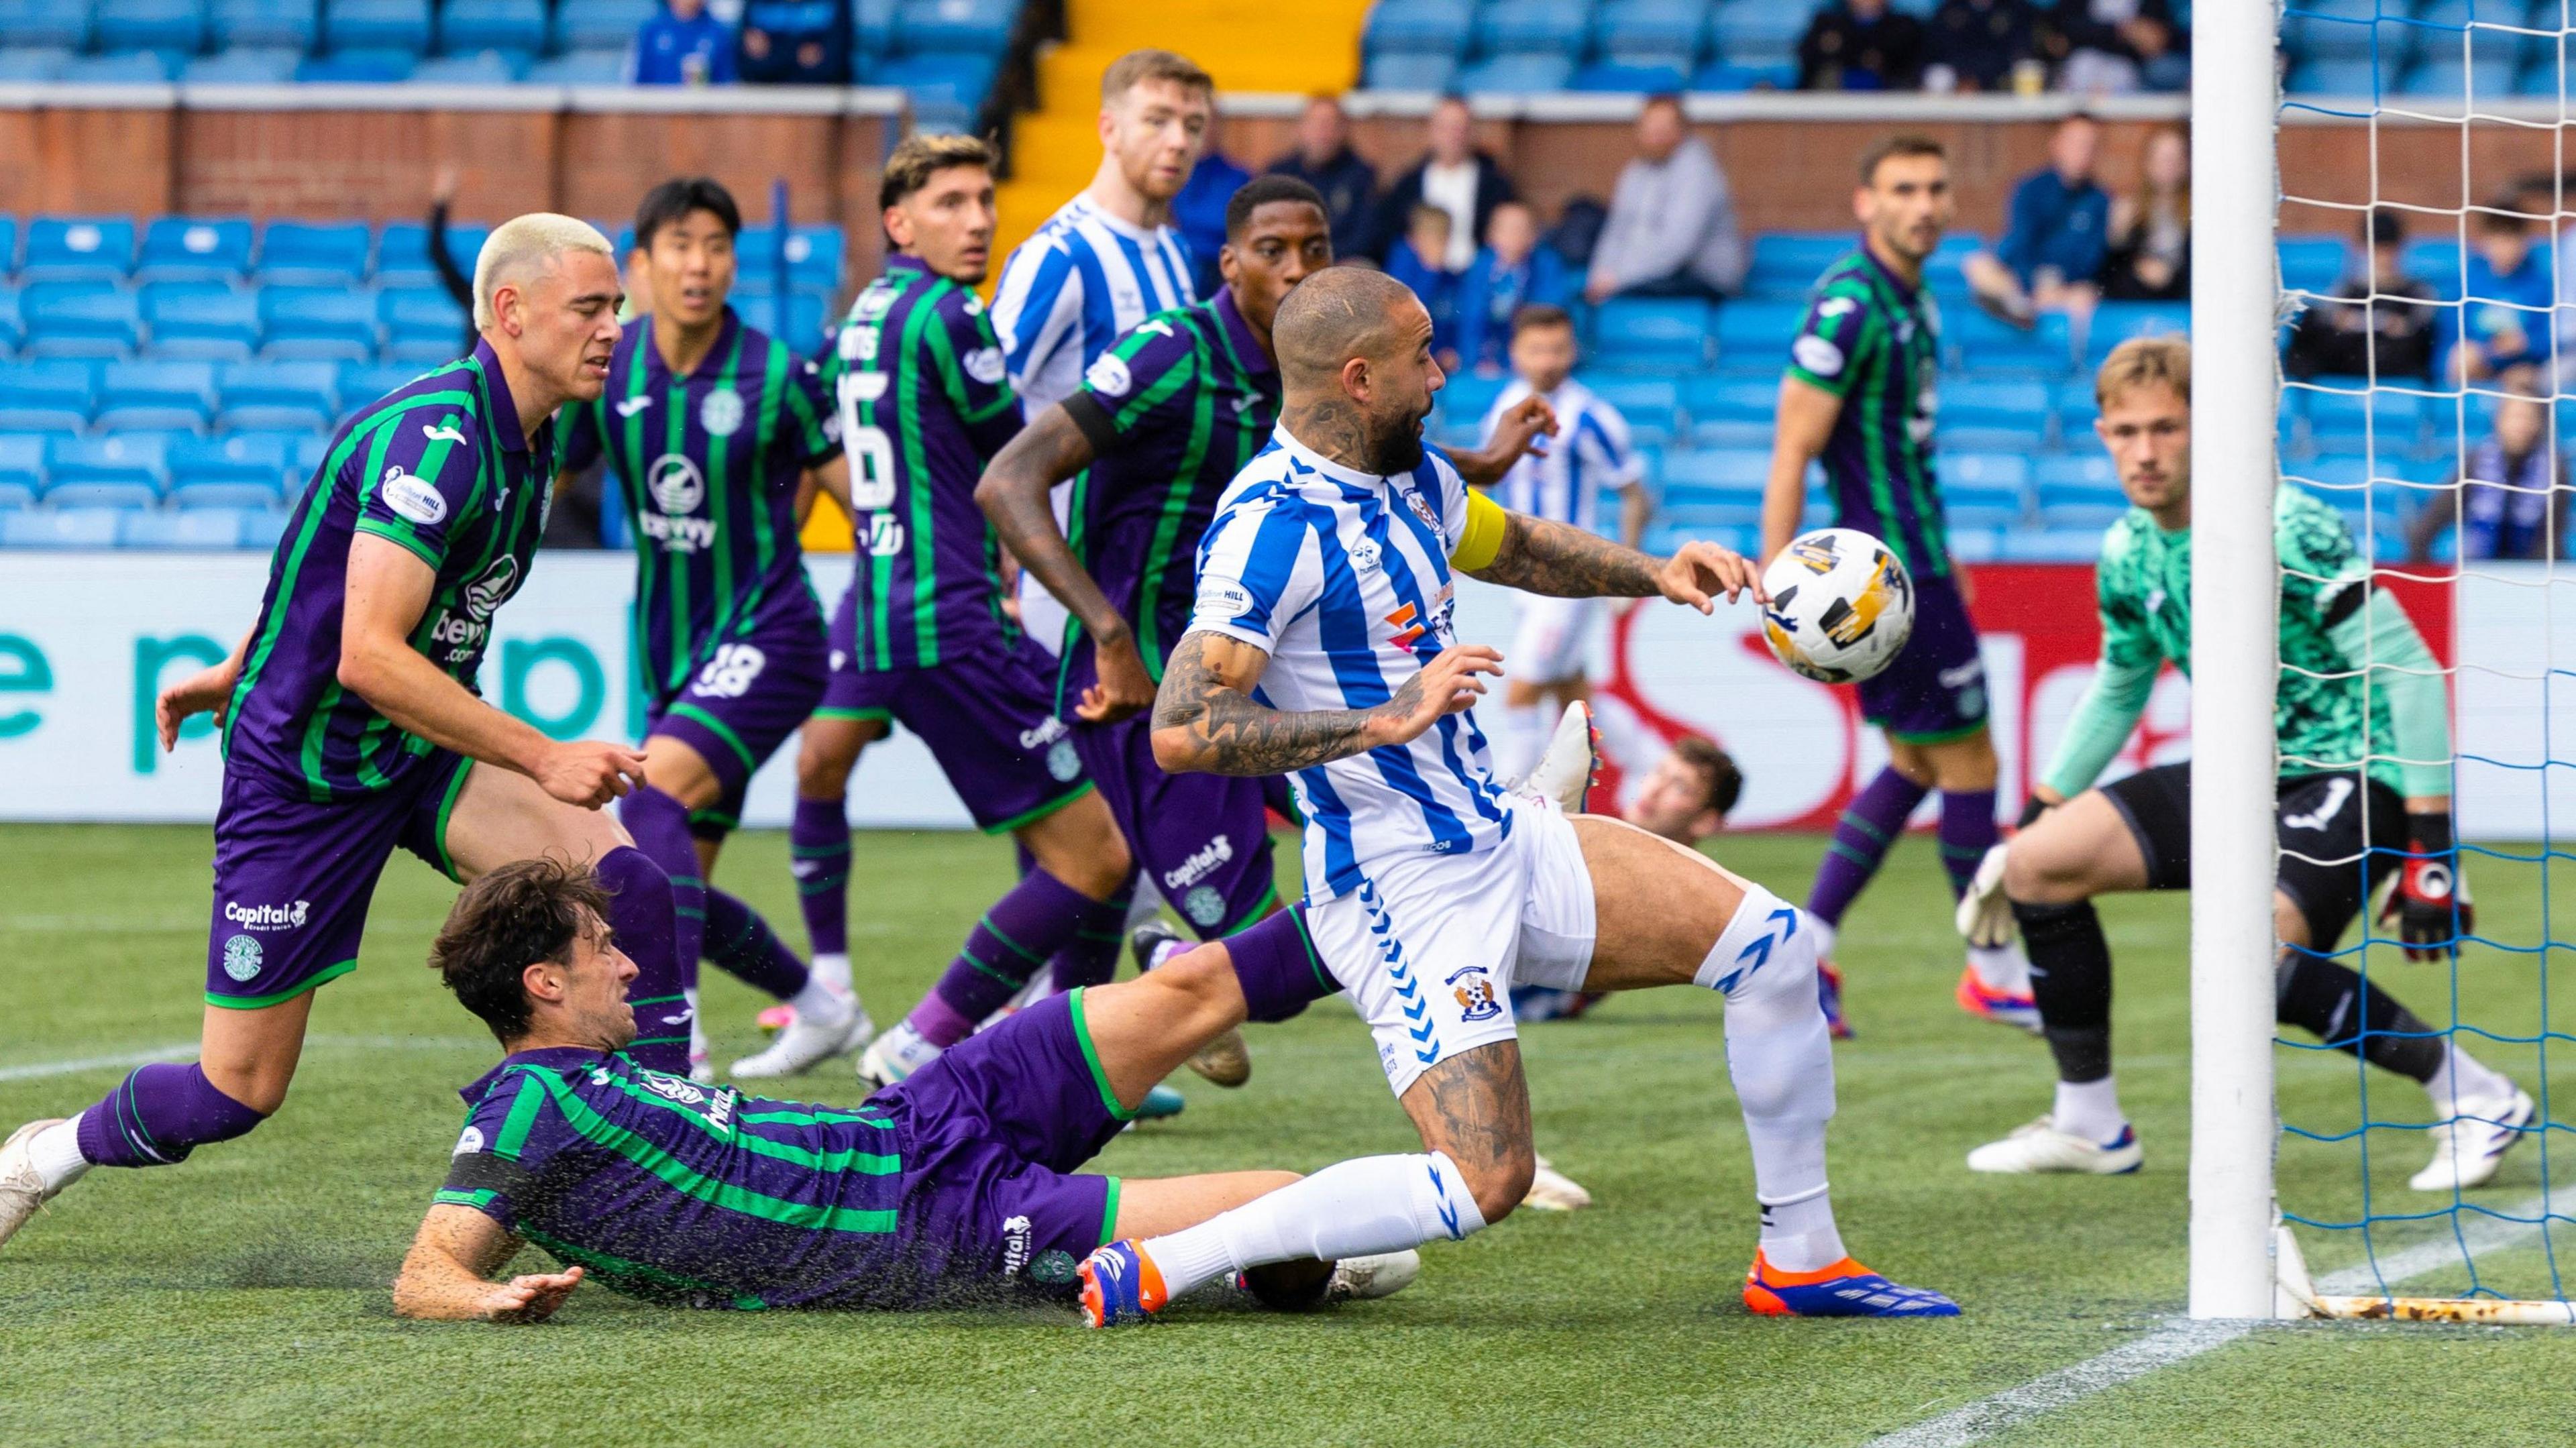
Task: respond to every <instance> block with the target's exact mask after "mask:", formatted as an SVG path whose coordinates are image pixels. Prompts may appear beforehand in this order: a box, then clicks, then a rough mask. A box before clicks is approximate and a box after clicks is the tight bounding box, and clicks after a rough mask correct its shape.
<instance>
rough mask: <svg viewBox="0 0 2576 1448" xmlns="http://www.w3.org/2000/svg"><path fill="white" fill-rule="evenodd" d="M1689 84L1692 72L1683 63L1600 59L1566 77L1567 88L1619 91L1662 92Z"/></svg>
mask: <svg viewBox="0 0 2576 1448" xmlns="http://www.w3.org/2000/svg"><path fill="white" fill-rule="evenodd" d="M1689 84H1690V72H1689V71H1688V70H1687V69H1685V68H1684V67H1682V66H1678V65H1665V64H1654V63H1649V64H1644V65H1631V64H1622V63H1620V62H1617V61H1601V62H1597V63H1595V64H1592V65H1587V66H1584V67H1583V68H1581V69H1579V70H1577V71H1576V72H1575V73H1574V74H1573V75H1572V76H1571V77H1570V78H1568V79H1567V81H1566V82H1565V88H1566V89H1567V90H1571V91H1594V92H1605V93H1614V94H1619V95H1660V94H1663V93H1666V92H1670V91H1678V90H1680V89H1682V88H1683V87H1685V86H1687V85H1689Z"/></svg>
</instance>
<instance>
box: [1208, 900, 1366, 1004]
mask: <svg viewBox="0 0 2576 1448" xmlns="http://www.w3.org/2000/svg"><path fill="white" fill-rule="evenodd" d="M1305 916H1306V907H1305V905H1304V904H1303V903H1302V902H1300V903H1298V904H1295V905H1291V906H1289V907H1288V908H1287V909H1285V910H1278V911H1273V912H1272V913H1271V914H1270V916H1269V918H1268V919H1265V920H1263V921H1261V922H1260V923H1259V924H1257V925H1254V926H1253V927H1252V928H1250V929H1248V930H1244V931H1241V932H1239V933H1237V934H1234V935H1229V936H1227V937H1226V938H1225V941H1224V944H1225V953H1226V956H1227V958H1228V959H1229V960H1231V961H1232V962H1233V964H1234V978H1235V980H1236V981H1237V982H1238V983H1239V984H1241V986H1242V987H1243V1005H1244V1015H1245V1017H1246V1018H1248V1019H1250V1020H1256V1021H1284V1020H1287V1019H1288V1018H1289V1017H1291V1016H1294V1015H1297V1014H1298V1013H1300V1012H1302V1011H1304V1010H1305V1009H1306V1007H1307V1006H1308V1005H1310V1004H1312V1003H1313V1002H1315V1001H1319V1000H1322V999H1323V998H1324V997H1326V996H1328V995H1334V994H1338V993H1339V992H1340V990H1341V988H1342V986H1341V982H1339V981H1337V980H1335V979H1333V976H1332V972H1330V971H1327V970H1326V969H1324V962H1323V958H1322V957H1321V956H1319V955H1317V954H1316V953H1315V942H1314V941H1313V939H1312V938H1310V937H1309V936H1308V935H1307V933H1306V919H1305Z"/></svg>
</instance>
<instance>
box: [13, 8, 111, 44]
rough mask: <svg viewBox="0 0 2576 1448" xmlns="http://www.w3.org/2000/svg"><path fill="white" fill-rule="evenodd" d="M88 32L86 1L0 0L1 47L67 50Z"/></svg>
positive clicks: (85, 39)
mask: <svg viewBox="0 0 2576 1448" xmlns="http://www.w3.org/2000/svg"><path fill="white" fill-rule="evenodd" d="M89 33H90V4H89V0H0V46H9V47H12V48H20V49H31V50H51V51H61V52H70V51H76V50H80V49H83V48H84V47H86V46H87V45H88V44H89Z"/></svg>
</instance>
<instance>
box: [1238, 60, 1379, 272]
mask: <svg viewBox="0 0 2576 1448" xmlns="http://www.w3.org/2000/svg"><path fill="white" fill-rule="evenodd" d="M1270 170H1271V173H1272V174H1273V175H1278V176H1294V177H1296V178H1297V179H1298V180H1300V181H1303V182H1305V183H1306V184H1307V185H1309V186H1312V187H1314V188H1315V190H1316V192H1317V193H1318V194H1320V195H1321V196H1322V197H1323V198H1324V207H1325V214H1326V215H1327V216H1328V217H1329V218H1330V219H1331V221H1332V223H1333V255H1334V256H1336V257H1344V258H1349V257H1360V256H1365V255H1367V254H1368V249H1369V240H1370V237H1369V228H1370V227H1372V226H1373V225H1375V224H1376V221H1377V216H1376V212H1377V172H1376V171H1375V170H1373V169H1371V167H1370V166H1369V163H1368V162H1366V161H1365V160H1362V159H1361V158H1360V153H1359V152H1357V151H1354V150H1352V149H1351V122H1350V117H1348V116H1346V115H1344V114H1343V113H1342V103H1341V102H1340V101H1339V100H1336V99H1335V98H1333V97H1332V96H1324V95H1319V96H1309V97H1307V98H1306V110H1305V113H1304V114H1302V115H1300V116H1299V117H1298V118H1297V149H1295V150H1293V151H1291V152H1289V153H1288V154H1287V155H1285V156H1282V157H1280V158H1279V159H1278V160H1276V161H1273V162H1271V163H1270ZM1201 295H1206V293H1202V294H1201Z"/></svg>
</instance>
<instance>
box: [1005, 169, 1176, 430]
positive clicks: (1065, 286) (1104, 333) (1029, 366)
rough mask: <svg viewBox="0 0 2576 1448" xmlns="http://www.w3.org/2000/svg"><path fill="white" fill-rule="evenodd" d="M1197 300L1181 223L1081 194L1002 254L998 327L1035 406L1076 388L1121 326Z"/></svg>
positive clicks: (1015, 377) (1014, 372)
mask: <svg viewBox="0 0 2576 1448" xmlns="http://www.w3.org/2000/svg"><path fill="white" fill-rule="evenodd" d="M1197 300H1198V294H1197V292H1195V291H1194V290H1192V288H1191V286H1190V254H1189V248H1188V247H1186V246H1185V245H1183V244H1182V241H1181V234H1180V233H1179V232H1177V231H1175V230H1173V229H1172V228H1171V227H1169V226H1160V227H1155V228H1154V229H1152V230H1150V231H1149V230H1146V229H1145V228H1143V227H1139V226H1131V225H1129V224H1128V223H1127V222H1124V221H1121V220H1119V219H1118V218H1117V217H1115V216H1112V215H1110V214H1109V213H1108V212H1106V211H1103V210H1101V209H1100V207H1099V206H1097V205H1096V204H1094V203H1093V202H1092V200H1091V198H1090V197H1089V196H1076V197H1074V198H1073V199H1072V200H1071V201H1068V202H1066V203H1065V204H1064V205H1063V206H1062V207H1060V208H1058V209H1057V211H1056V213H1055V215H1053V216H1051V217H1049V218H1047V223H1046V225H1044V226H1041V227H1039V228H1038V229H1037V231H1036V232H1035V233H1033V234H1032V235H1031V236H1030V237H1029V239H1028V240H1026V241H1024V242H1021V243H1020V244H1019V245H1018V246H1016V247H1013V248H1012V249H1011V255H1010V257H1009V259H1007V260H1005V261H1004V262H1003V263H1002V282H1001V285H1000V287H998V288H997V289H996V290H995V291H994V294H993V330H994V331H995V332H997V333H999V334H1000V335H1001V339H1002V351H1003V356H1004V359H1005V360H1006V361H1007V362H1008V364H1009V367H1010V374H1011V385H1012V386H1013V387H1015V388H1017V389H1019V394H1020V397H1021V399H1022V401H1023V402H1024V403H1025V405H1026V407H1027V409H1028V412H1029V414H1030V415H1031V416H1035V415H1037V414H1038V413H1040V412H1043V411H1045V410H1046V409H1047V407H1048V406H1050V405H1051V404H1054V403H1058V402H1062V401H1063V400H1065V399H1066V398H1068V397H1071V396H1072V395H1073V392H1074V389H1075V388H1077V387H1080V386H1081V385H1082V373H1083V369H1085V368H1087V367H1089V366H1090V365H1091V364H1092V363H1093V362H1094V361H1095V360H1097V359H1098V358H1099V356H1100V354H1101V353H1103V352H1106V351H1108V350H1109V344H1110V343H1112V342H1114V341H1116V340H1118V336H1119V334H1120V333H1122V332H1125V331H1126V330H1127V329H1129V328H1130V327H1133V326H1135V325H1136V324H1137V323H1139V322H1142V321H1144V320H1145V319H1146V318H1147V317H1150V316H1152V315H1154V314H1155V313H1156V312H1161V311H1166V310H1169V309H1170V308H1173V307H1186V306H1188V305H1190V304H1191V303H1192V302H1195V301H1197Z"/></svg>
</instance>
